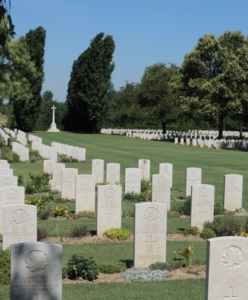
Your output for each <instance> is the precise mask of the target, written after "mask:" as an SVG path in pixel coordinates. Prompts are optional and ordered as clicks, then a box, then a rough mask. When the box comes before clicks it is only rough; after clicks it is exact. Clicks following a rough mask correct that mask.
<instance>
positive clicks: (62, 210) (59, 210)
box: [52, 206, 68, 218]
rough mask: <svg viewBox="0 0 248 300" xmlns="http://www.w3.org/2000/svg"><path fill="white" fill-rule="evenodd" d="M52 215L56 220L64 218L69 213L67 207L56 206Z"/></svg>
mask: <svg viewBox="0 0 248 300" xmlns="http://www.w3.org/2000/svg"><path fill="white" fill-rule="evenodd" d="M52 213H53V216H54V217H55V218H56V217H64V216H65V215H67V213H68V207H67V206H61V207H58V206H55V207H54V208H52Z"/></svg>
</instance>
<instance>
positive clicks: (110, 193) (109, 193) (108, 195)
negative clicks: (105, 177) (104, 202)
mask: <svg viewBox="0 0 248 300" xmlns="http://www.w3.org/2000/svg"><path fill="white" fill-rule="evenodd" d="M104 196H105V197H106V198H107V199H108V200H110V199H113V198H114V197H115V191H114V190H113V189H107V190H106V191H105V192H104Z"/></svg>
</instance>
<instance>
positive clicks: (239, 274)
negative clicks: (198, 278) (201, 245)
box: [205, 236, 248, 300]
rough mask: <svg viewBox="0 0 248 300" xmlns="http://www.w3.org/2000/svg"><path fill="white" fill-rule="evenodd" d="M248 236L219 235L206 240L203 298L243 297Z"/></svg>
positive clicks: (247, 287) (239, 299) (247, 288)
mask: <svg viewBox="0 0 248 300" xmlns="http://www.w3.org/2000/svg"><path fill="white" fill-rule="evenodd" d="M247 249H248V239H247V238H243V237H231V236H227V237H218V238H213V239H209V240H208V241H207V271H206V290H205V291H206V292H205V293H206V294H205V300H246V299H247V294H248V284H247V282H248V272H247V266H248V255H247Z"/></svg>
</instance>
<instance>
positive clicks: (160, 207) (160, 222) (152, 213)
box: [134, 202, 167, 268]
mask: <svg viewBox="0 0 248 300" xmlns="http://www.w3.org/2000/svg"><path fill="white" fill-rule="evenodd" d="M134 214H135V217H134V267H135V268H147V267H149V265H150V264H152V263H156V262H158V261H159V262H166V230H167V229H166V228H167V207H166V204H162V203H155V202H149V203H140V204H135V205H134Z"/></svg>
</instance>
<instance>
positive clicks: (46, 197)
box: [41, 194, 54, 204]
mask: <svg viewBox="0 0 248 300" xmlns="http://www.w3.org/2000/svg"><path fill="white" fill-rule="evenodd" d="M41 201H42V202H43V203H44V204H48V203H52V202H54V197H53V195H52V194H47V195H42V197H41Z"/></svg>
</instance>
